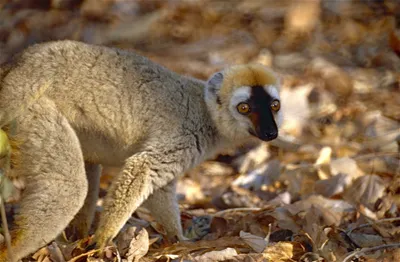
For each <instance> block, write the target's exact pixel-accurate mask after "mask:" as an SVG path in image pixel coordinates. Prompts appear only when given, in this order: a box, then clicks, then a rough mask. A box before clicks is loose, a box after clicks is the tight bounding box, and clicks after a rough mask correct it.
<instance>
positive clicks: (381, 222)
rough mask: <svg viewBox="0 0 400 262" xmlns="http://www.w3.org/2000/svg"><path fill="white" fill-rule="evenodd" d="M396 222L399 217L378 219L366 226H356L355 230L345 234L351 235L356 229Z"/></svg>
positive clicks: (399, 219)
mask: <svg viewBox="0 0 400 262" xmlns="http://www.w3.org/2000/svg"><path fill="white" fill-rule="evenodd" d="M396 221H400V217H393V218H383V219H379V220H376V221H373V222H371V223H366V224H361V225H359V226H356V227H355V228H352V229H350V230H347V231H346V234H351V233H352V232H353V231H354V230H356V229H360V228H364V227H371V226H373V225H374V224H383V223H387V222H396Z"/></svg>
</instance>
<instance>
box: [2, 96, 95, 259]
mask: <svg viewBox="0 0 400 262" xmlns="http://www.w3.org/2000/svg"><path fill="white" fill-rule="evenodd" d="M16 127H17V131H16V134H15V135H16V137H18V139H19V140H20V141H21V145H20V152H19V153H20V156H19V161H18V162H19V163H20V165H16V167H15V168H14V169H13V170H12V171H11V172H12V175H16V176H20V177H22V179H23V180H24V181H25V189H24V191H23V192H22V195H21V201H20V209H19V212H18V214H17V215H16V216H15V219H14V222H15V223H14V227H13V229H12V231H11V248H12V250H11V254H12V255H13V257H12V259H11V258H9V257H7V250H6V247H5V246H2V247H1V248H0V261H2V262H3V261H11V262H14V261H17V260H19V259H21V258H23V257H25V256H27V255H29V254H30V253H32V252H35V251H36V250H38V249H39V248H41V247H42V246H44V245H46V244H48V243H49V242H50V241H52V240H53V239H55V238H56V237H57V235H58V234H60V233H61V232H62V231H63V230H64V229H65V227H66V226H67V225H68V223H69V222H70V221H71V220H72V219H73V217H74V216H75V214H76V213H77V212H78V211H79V209H80V207H81V206H82V205H83V203H84V200H85V197H86V194H87V180H86V177H85V170H84V161H83V156H82V152H81V148H80V145H79V141H78V138H77V136H76V134H75V132H74V131H73V129H72V128H71V126H70V125H69V123H68V122H67V120H66V119H65V118H64V117H63V116H62V115H61V114H60V113H59V112H58V111H57V109H56V107H55V105H54V103H53V102H52V101H50V100H48V99H46V98H42V99H40V100H39V101H38V102H36V103H35V104H34V105H32V106H31V107H30V108H29V109H28V110H27V111H26V112H25V113H24V115H23V116H21V117H19V118H18V119H17V123H16Z"/></svg>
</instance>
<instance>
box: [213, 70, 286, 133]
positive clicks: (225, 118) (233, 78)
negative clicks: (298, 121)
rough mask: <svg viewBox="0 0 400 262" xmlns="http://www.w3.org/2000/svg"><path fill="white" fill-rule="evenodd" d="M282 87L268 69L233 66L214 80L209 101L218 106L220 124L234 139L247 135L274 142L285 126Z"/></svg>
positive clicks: (217, 75)
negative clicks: (282, 120) (280, 129)
mask: <svg viewBox="0 0 400 262" xmlns="http://www.w3.org/2000/svg"><path fill="white" fill-rule="evenodd" d="M279 85H280V84H279V81H278V79H277V77H276V76H275V74H274V73H273V72H272V71H270V70H269V69H268V68H266V67H265V66H262V65H258V64H250V65H240V66H233V67H231V68H228V69H226V70H224V71H222V72H219V73H217V74H215V75H214V76H213V77H212V78H210V80H209V81H208V94H207V95H208V97H207V98H206V99H207V100H209V101H210V100H211V101H216V103H217V104H218V106H217V108H219V109H218V110H217V111H218V112H217V114H219V116H220V117H219V119H220V122H221V123H218V124H219V125H224V129H225V131H226V132H228V133H230V134H231V135H230V136H231V137H236V135H235V134H240V135H237V136H240V137H243V136H245V135H246V134H247V135H250V136H255V137H257V138H259V139H261V140H263V141H270V140H273V139H275V138H277V137H278V127H279V126H280V123H281V112H280V106H281V105H280V98H279ZM229 129H232V130H229Z"/></svg>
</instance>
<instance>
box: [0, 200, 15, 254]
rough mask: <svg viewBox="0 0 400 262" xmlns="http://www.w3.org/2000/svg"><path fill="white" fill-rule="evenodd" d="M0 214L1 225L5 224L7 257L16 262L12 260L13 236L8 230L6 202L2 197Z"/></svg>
mask: <svg viewBox="0 0 400 262" xmlns="http://www.w3.org/2000/svg"><path fill="white" fill-rule="evenodd" d="M0 213H1V223H2V224H3V230H4V241H5V242H6V246H7V255H8V258H9V259H10V260H11V261H14V260H13V259H12V254H11V236H10V231H9V230H8V223H7V215H6V209H5V207H4V201H3V197H2V196H0Z"/></svg>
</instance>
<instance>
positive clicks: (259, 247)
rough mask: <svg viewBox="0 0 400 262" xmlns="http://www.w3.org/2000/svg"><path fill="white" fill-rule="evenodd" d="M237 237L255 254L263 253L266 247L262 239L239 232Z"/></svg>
mask: <svg viewBox="0 0 400 262" xmlns="http://www.w3.org/2000/svg"><path fill="white" fill-rule="evenodd" d="M239 236H240V238H241V239H243V241H244V242H246V244H247V245H249V246H250V247H251V248H252V249H253V250H254V251H256V252H257V253H261V252H263V251H264V249H265V248H266V247H267V244H268V243H267V241H266V240H265V239H264V238H262V237H259V236H256V235H253V234H250V233H247V232H244V231H240V234H239Z"/></svg>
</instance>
